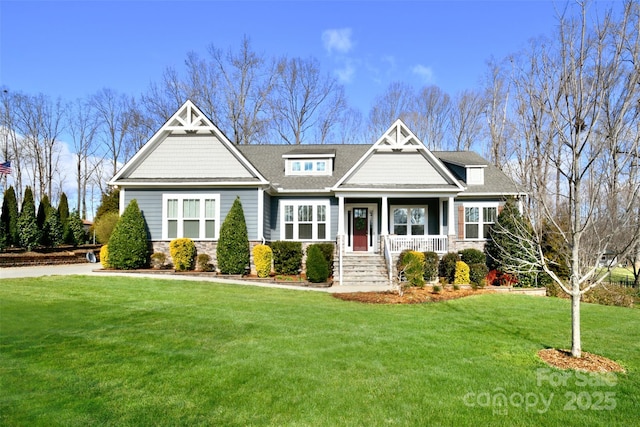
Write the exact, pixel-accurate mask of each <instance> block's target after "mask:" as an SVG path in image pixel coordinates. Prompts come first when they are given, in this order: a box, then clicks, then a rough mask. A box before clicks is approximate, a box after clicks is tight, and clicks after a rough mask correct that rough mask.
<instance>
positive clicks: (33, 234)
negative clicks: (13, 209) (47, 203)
mask: <svg viewBox="0 0 640 427" xmlns="http://www.w3.org/2000/svg"><path fill="white" fill-rule="evenodd" d="M40 236H41V232H40V229H39V228H38V224H37V222H36V205H35V203H34V201H33V192H32V191H31V187H27V188H26V190H25V192H24V198H23V199H22V209H21V210H20V216H19V217H18V240H19V243H20V246H21V247H23V248H24V249H26V250H27V251H30V250H32V249H33V248H34V247H36V246H37V245H38V244H39V242H40V238H41V237H40Z"/></svg>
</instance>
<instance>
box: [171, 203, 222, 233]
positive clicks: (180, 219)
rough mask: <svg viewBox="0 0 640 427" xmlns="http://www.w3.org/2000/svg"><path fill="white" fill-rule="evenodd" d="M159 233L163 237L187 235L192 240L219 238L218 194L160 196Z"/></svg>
mask: <svg viewBox="0 0 640 427" xmlns="http://www.w3.org/2000/svg"><path fill="white" fill-rule="evenodd" d="M162 198H163V203H162V206H163V207H162V210H163V212H162V218H163V222H162V236H163V238H164V239H168V240H169V239H171V240H172V239H177V238H181V237H188V238H190V239H194V240H206V239H208V240H214V239H217V238H218V232H219V228H220V224H219V221H218V218H219V217H220V196H219V195H217V194H206V195H199V194H198V195H182V194H180V195H176V194H165V195H163V197H162Z"/></svg>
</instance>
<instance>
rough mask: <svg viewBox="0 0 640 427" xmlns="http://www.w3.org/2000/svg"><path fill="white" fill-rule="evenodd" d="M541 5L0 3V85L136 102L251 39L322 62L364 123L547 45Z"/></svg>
mask: <svg viewBox="0 0 640 427" xmlns="http://www.w3.org/2000/svg"><path fill="white" fill-rule="evenodd" d="M562 5H563V3H557V2H553V1H551V0H538V1H518V0H512V1H506V0H503V1H461V0H459V1H447V2H444V1H430V0H423V1H356V0H353V1H285V2H275V1H235V2H231V1H206V0H202V1H180V2H179V1H161V0H155V1H152V0H147V1H117V0H114V1H82V2H77V1H28V0H27V1H25V0H21V1H5V0H1V1H0V43H1V44H0V85H1V86H5V87H8V88H9V90H14V91H20V92H26V93H31V94H36V93H39V92H42V93H44V94H47V95H50V96H53V97H57V96H61V97H62V98H63V99H66V100H74V99H75V98H78V97H84V96H88V95H90V94H92V93H94V92H96V91H98V90H99V89H101V88H104V87H108V88H112V89H115V90H117V91H118V92H122V93H127V94H129V95H134V96H138V95H139V94H140V93H142V92H145V91H146V89H147V88H148V86H149V84H150V82H152V81H159V80H160V77H161V75H162V72H163V70H164V69H165V68H166V67H167V66H174V67H176V68H178V69H179V70H181V69H182V64H183V63H184V60H185V58H186V55H187V53H188V52H189V51H195V52H198V53H200V54H202V55H205V54H206V49H207V46H208V45H210V44H211V43H213V44H215V45H216V46H217V47H221V48H224V49H226V48H229V47H231V48H233V49H236V50H237V48H238V46H239V44H240V41H241V39H242V37H243V35H247V36H248V37H249V38H250V39H251V42H252V45H253V47H254V49H255V50H256V51H259V52H263V53H265V54H266V55H268V56H274V57H279V56H282V55H288V56H300V57H308V56H313V57H315V58H317V59H318V60H320V62H321V64H322V66H323V68H324V69H325V70H326V71H328V72H332V73H335V75H336V76H338V77H339V78H340V79H341V81H342V82H343V84H344V85H345V88H346V91H347V96H348V98H349V101H350V102H351V104H352V105H353V106H355V107H357V108H360V110H361V111H362V112H363V113H364V114H365V115H366V114H367V113H368V110H369V108H370V107H371V105H372V101H373V100H374V98H375V97H376V96H377V95H380V94H382V93H383V92H384V90H385V89H386V87H387V86H388V85H389V83H391V82H393V81H403V82H407V83H410V84H412V85H414V86H415V87H416V88H419V87H422V86H424V85H427V84H435V85H438V86H440V87H441V88H442V89H444V90H445V91H447V92H448V93H450V94H452V95H453V94H455V93H456V92H457V91H460V90H462V89H467V88H475V87H478V84H479V83H478V82H479V80H480V78H481V77H482V74H483V73H484V72H485V70H486V66H485V63H486V61H487V60H488V59H489V58H490V57H492V56H493V57H496V58H503V57H505V56H506V55H507V54H509V53H513V52H516V51H518V50H520V49H521V48H522V47H523V46H524V45H525V44H526V43H527V42H528V40H530V39H531V38H533V37H537V36H539V35H543V34H549V33H550V32H551V31H552V29H553V27H554V26H555V25H556V18H555V17H556V9H557V8H558V7H560V8H561V7H562Z"/></svg>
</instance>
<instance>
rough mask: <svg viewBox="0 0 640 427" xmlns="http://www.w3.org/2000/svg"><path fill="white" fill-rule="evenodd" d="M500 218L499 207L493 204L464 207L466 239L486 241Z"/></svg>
mask: <svg viewBox="0 0 640 427" xmlns="http://www.w3.org/2000/svg"><path fill="white" fill-rule="evenodd" d="M497 217H498V205H497V204H495V203H492V204H490V205H487V204H477V205H466V204H465V206H464V238H465V239H486V238H487V237H489V230H490V229H491V226H492V225H493V224H494V223H495V222H496V218H497Z"/></svg>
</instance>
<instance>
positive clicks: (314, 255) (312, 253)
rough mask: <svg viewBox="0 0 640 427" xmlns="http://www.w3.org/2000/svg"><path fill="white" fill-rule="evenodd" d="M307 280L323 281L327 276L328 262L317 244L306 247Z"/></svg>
mask: <svg viewBox="0 0 640 427" xmlns="http://www.w3.org/2000/svg"><path fill="white" fill-rule="evenodd" d="M306 273H307V280H308V281H310V282H311V283H324V282H326V281H327V278H328V277H329V264H328V263H327V260H326V258H325V255H324V254H323V253H322V249H320V247H319V246H318V245H310V246H309V247H308V248H307V271H306Z"/></svg>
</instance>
